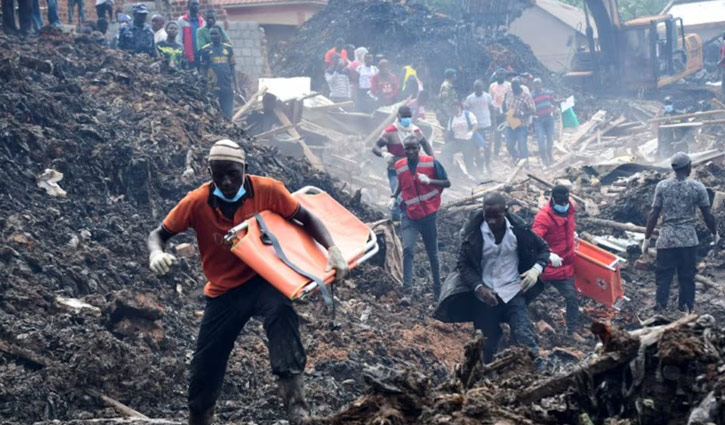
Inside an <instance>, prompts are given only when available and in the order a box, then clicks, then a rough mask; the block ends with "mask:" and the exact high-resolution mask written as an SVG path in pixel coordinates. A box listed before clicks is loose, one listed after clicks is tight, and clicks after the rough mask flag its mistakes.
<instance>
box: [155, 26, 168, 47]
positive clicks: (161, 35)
mask: <svg viewBox="0 0 725 425" xmlns="http://www.w3.org/2000/svg"><path fill="white" fill-rule="evenodd" d="M167 38H169V36H168V34H166V30H165V29H163V28H160V29H159V30H158V31H156V32H155V33H154V44H159V43H161V42H162V41H165V40H166V39H167Z"/></svg>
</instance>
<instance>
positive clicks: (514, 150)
mask: <svg viewBox="0 0 725 425" xmlns="http://www.w3.org/2000/svg"><path fill="white" fill-rule="evenodd" d="M528 138H529V128H528V127H526V126H525V125H522V126H520V127H518V128H517V129H512V128H511V127H506V149H508V151H509V155H511V159H513V160H514V164H516V163H518V162H519V160H521V159H526V158H528V157H529V145H528Z"/></svg>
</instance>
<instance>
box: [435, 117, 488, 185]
mask: <svg viewBox="0 0 725 425" xmlns="http://www.w3.org/2000/svg"><path fill="white" fill-rule="evenodd" d="M477 128H478V120H477V119H476V115H474V114H473V113H472V112H471V111H469V110H468V109H466V108H464V107H463V106H462V105H461V104H460V103H457V104H453V105H451V110H450V118H449V119H448V125H447V126H446V144H445V145H443V149H441V158H442V159H443V161H444V162H445V163H446V165H448V166H450V167H451V170H453V172H456V170H460V167H459V166H458V163H457V162H456V161H455V159H454V158H453V157H454V155H455V154H457V153H459V152H460V153H462V154H463V162H464V164H466V172H467V174H468V175H469V176H471V177H473V178H476V177H478V176H479V175H480V171H479V170H477V169H476V164H475V160H476V151H477V150H478V147H479V146H481V145H482V144H483V139H482V137H481V135H480V134H478V132H477V131H476V130H477Z"/></svg>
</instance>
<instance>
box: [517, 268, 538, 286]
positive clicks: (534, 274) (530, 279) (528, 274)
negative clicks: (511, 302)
mask: <svg viewBox="0 0 725 425" xmlns="http://www.w3.org/2000/svg"><path fill="white" fill-rule="evenodd" d="M539 275H541V270H539V268H538V267H536V266H534V267H532V268H530V269H529V270H527V271H525V272H523V273H521V274H520V275H519V277H520V278H521V290H522V291H524V292H526V291H528V290H529V289H531V288H532V287H533V286H534V285H536V281H538V280H539Z"/></svg>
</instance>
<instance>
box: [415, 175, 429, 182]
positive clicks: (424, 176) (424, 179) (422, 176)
mask: <svg viewBox="0 0 725 425" xmlns="http://www.w3.org/2000/svg"><path fill="white" fill-rule="evenodd" d="M416 175H417V176H418V180H419V181H420V182H421V183H423V184H430V177H428V176H426V175H425V174H421V173H418V174H416Z"/></svg>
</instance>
